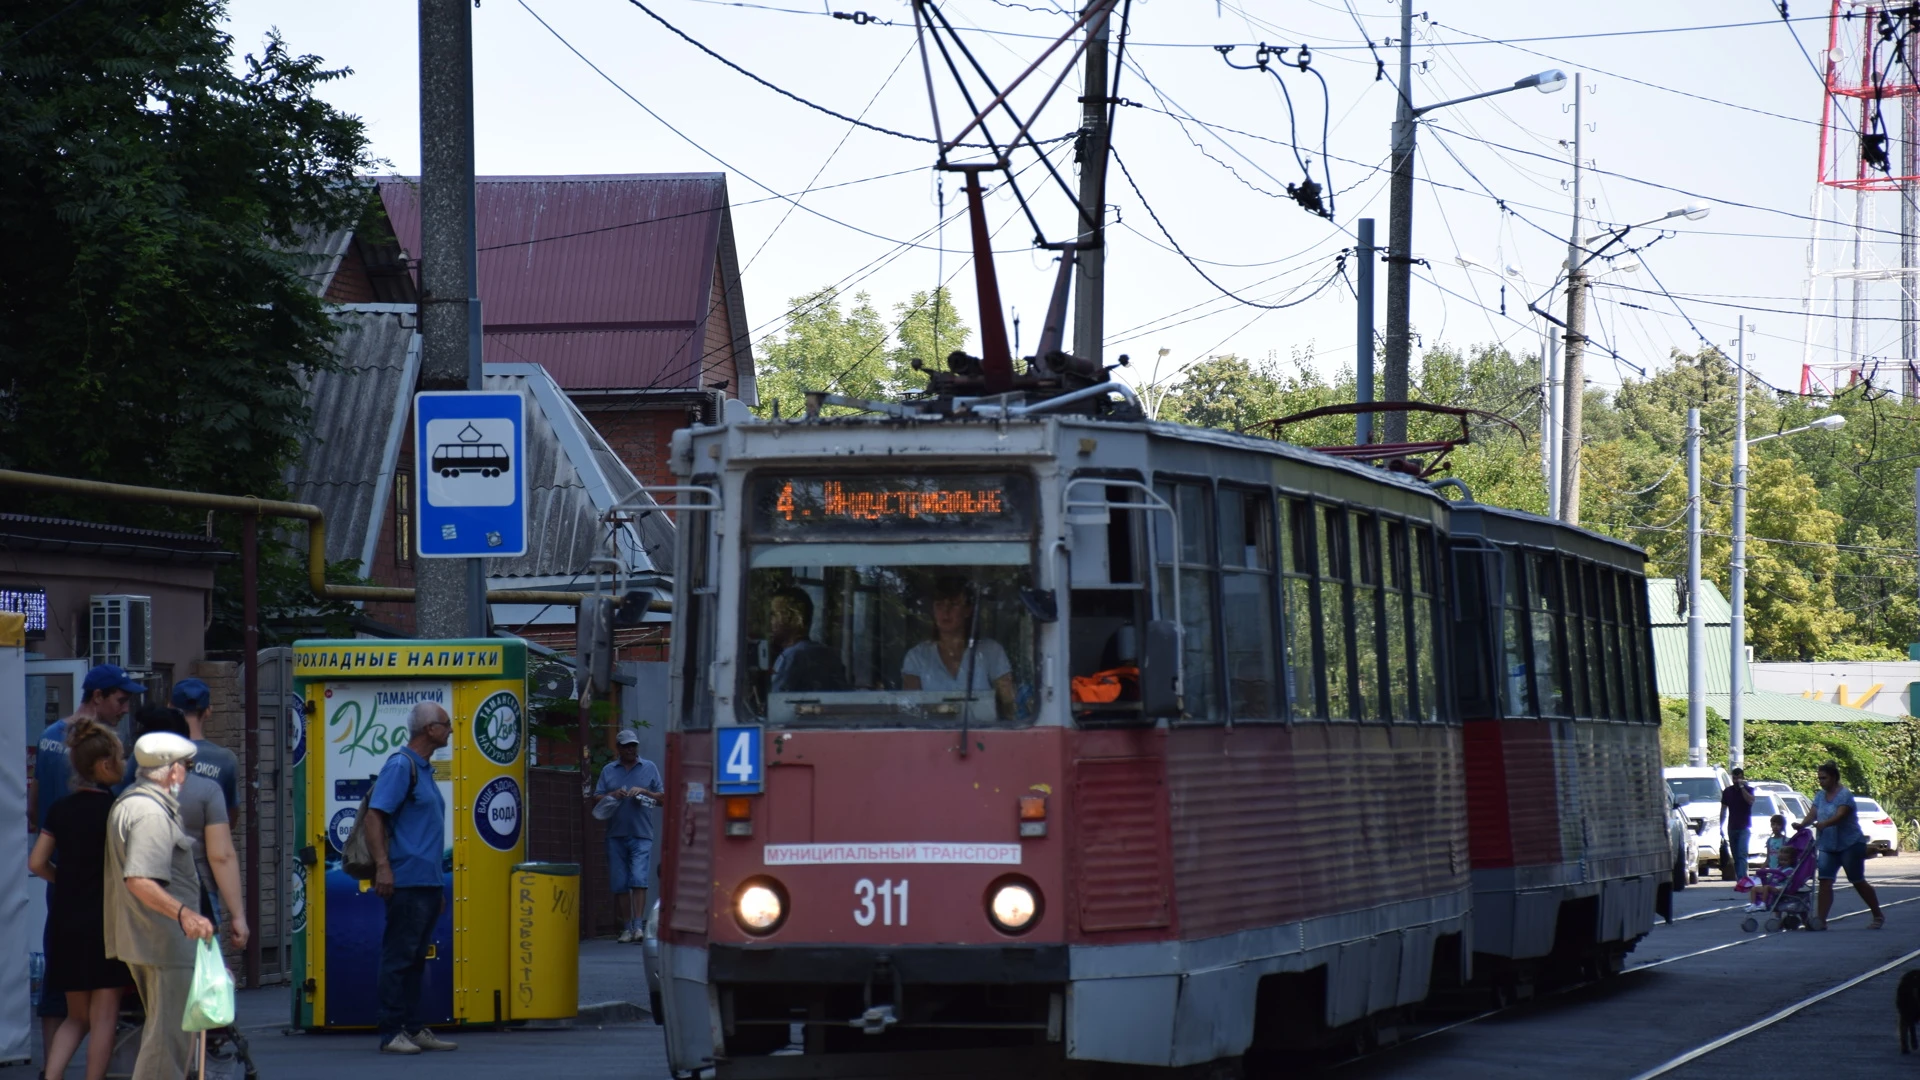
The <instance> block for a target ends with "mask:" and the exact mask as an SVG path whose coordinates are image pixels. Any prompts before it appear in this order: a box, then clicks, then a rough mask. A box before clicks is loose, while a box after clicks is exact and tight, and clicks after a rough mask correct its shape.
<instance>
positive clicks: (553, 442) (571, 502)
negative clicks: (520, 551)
mask: <svg viewBox="0 0 1920 1080" xmlns="http://www.w3.org/2000/svg"><path fill="white" fill-rule="evenodd" d="M484 386H485V388H486V389H488V390H497V391H514V392H517V393H519V394H520V395H521V396H522V397H523V398H525V399H526V402H527V433H526V436H527V458H526V461H525V463H524V464H525V468H526V477H527V503H528V505H527V520H528V524H529V526H530V528H529V533H528V536H527V553H526V554H525V555H523V556H521V557H520V558H517V559H490V560H488V562H487V576H488V577H490V578H551V577H572V576H575V575H582V576H584V577H588V578H590V577H591V573H592V571H591V568H590V561H591V560H592V559H594V558H596V557H599V556H605V555H608V554H609V553H610V552H609V539H610V537H609V532H608V528H607V526H605V525H603V524H602V523H601V520H600V518H601V515H602V514H603V513H605V512H606V511H607V510H609V509H611V508H612V507H613V506H615V505H616V504H619V503H633V502H651V501H652V500H651V499H649V498H648V497H647V496H646V494H645V493H643V492H642V491H641V490H640V481H639V480H637V479H635V478H634V475H633V473H631V472H629V471H628V470H627V467H626V466H625V465H623V464H621V462H620V459H619V458H618V457H617V456H615V454H614V453H613V451H612V449H611V448H609V447H608V446H607V444H606V442H605V441H604V440H602V439H601V438H600V435H599V433H598V432H596V431H594V429H593V425H591V424H589V423H587V420H586V417H584V416H582V415H580V411H579V410H578V409H577V408H575V407H574V405H573V403H572V402H571V401H569V400H567V397H566V395H565V394H564V393H562V392H560V389H559V386H558V385H557V384H556V383H555V382H554V381H553V378H552V376H550V375H548V374H547V373H546V372H545V371H544V370H542V369H541V368H540V367H539V366H537V365H533V364H488V365H487V374H486V379H485V382H484ZM618 544H619V550H620V554H621V556H622V557H624V558H625V559H626V560H627V566H628V568H629V569H630V570H632V571H634V572H642V573H643V572H648V571H657V572H660V573H672V568H673V525H672V523H671V522H668V521H667V520H666V516H665V515H663V514H650V515H648V516H647V518H646V519H645V520H644V521H643V522H642V524H641V526H640V528H638V529H635V528H632V527H623V528H621V529H620V530H619V536H618Z"/></svg>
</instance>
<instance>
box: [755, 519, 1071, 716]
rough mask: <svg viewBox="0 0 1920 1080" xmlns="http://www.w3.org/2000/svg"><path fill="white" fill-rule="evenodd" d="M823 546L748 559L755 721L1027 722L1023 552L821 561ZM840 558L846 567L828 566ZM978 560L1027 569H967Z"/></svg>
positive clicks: (771, 549)
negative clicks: (1012, 560)
mask: <svg viewBox="0 0 1920 1080" xmlns="http://www.w3.org/2000/svg"><path fill="white" fill-rule="evenodd" d="M828 546H829V545H807V546H804V547H801V546H784V547H776V546H771V545H769V546H768V547H765V548H756V549H755V550H754V552H753V560H752V561H753V564H754V565H753V568H752V569H751V570H750V571H749V572H748V585H747V609H748V610H747V641H746V648H745V650H744V655H745V656H746V657H747V663H746V667H747V682H748V686H747V699H748V702H749V704H750V706H751V707H752V709H753V712H754V713H755V715H757V716H761V717H764V718H766V719H768V720H770V721H771V722H773V723H776V724H801V725H804V724H823V725H836V726H837V725H840V724H844V723H860V722H871V723H876V724H880V725H892V724H899V723H907V724H910V725H913V726H920V725H928V726H947V725H954V726H958V725H959V723H960V721H961V719H962V711H963V710H965V712H966V715H967V717H968V718H969V720H970V722H972V723H976V724H980V723H992V722H998V721H1024V720H1028V719H1030V718H1031V712H1032V702H1031V697H1032V691H1031V687H1032V685H1033V681H1032V672H1033V618H1032V616H1031V615H1030V614H1029V613H1028V612H1027V609H1026V606H1025V605H1024V603H1022V601H1021V599H1020V590H1021V589H1022V588H1023V587H1025V586H1026V585H1028V584H1030V581H1029V575H1028V570H1027V567H1026V566H1025V565H1024V563H1025V561H1026V558H1027V553H1026V550H1025V548H1024V545H1022V546H1019V547H1017V548H1015V550H1014V551H1010V552H980V551H966V550H964V549H965V548H968V547H972V546H974V545H967V544H933V545H920V544H916V545H892V544H877V545H839V544H835V545H830V546H831V547H832V548H835V549H840V548H843V547H844V548H853V549H856V550H851V551H839V550H836V551H831V552H830V551H825V550H821V549H822V548H825V547H828ZM980 546H983V547H991V548H999V547H1001V546H1002V545H998V544H990V545H980ZM863 547H865V548H868V550H857V549H859V548H863ZM928 547H934V548H942V549H950V550H948V551H946V552H944V553H945V554H950V555H952V556H953V557H952V559H951V560H946V559H941V558H939V557H938V556H939V555H940V554H942V553H943V552H938V551H934V552H930V551H928V550H927V548H928ZM836 555H837V556H840V558H841V559H844V560H845V561H840V560H839V559H836V560H834V561H827V558H825V557H827V556H836ZM982 555H1000V556H1002V557H1012V556H1016V555H1017V556H1018V558H1019V559H1020V563H1021V564H1020V565H1013V564H1006V563H996V562H987V561H978V562H969V561H967V560H968V559H969V558H973V559H979V558H980V557H981V556H982ZM802 559H805V560H808V561H806V562H804V563H802V562H800V560H802ZM788 564H791V565H788Z"/></svg>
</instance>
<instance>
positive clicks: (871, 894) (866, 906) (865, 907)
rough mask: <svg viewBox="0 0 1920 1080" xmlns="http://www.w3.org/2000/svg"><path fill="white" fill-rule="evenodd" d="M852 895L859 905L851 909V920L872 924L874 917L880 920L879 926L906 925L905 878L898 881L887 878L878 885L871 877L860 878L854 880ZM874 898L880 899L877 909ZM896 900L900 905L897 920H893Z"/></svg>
mask: <svg viewBox="0 0 1920 1080" xmlns="http://www.w3.org/2000/svg"><path fill="white" fill-rule="evenodd" d="M853 896H854V899H856V900H858V901H860V906H859V907H857V908H854V909H853V921H854V922H856V923H859V924H860V925H861V926H872V925H873V920H874V919H875V918H878V919H879V920H880V925H881V926H905V925H907V879H906V878H901V879H900V880H899V881H895V880H893V879H892V878H888V879H887V880H885V881H882V882H881V883H880V884H878V885H875V884H874V883H873V879H872V878H861V879H860V880H859V881H856V882H854V885H853ZM876 899H877V900H879V901H880V903H879V908H878V910H877V911H876V910H875V907H874V901H875V900H876ZM896 901H897V902H898V903H899V905H900V921H899V922H894V921H893V911H894V908H893V905H894V903H895V902H896Z"/></svg>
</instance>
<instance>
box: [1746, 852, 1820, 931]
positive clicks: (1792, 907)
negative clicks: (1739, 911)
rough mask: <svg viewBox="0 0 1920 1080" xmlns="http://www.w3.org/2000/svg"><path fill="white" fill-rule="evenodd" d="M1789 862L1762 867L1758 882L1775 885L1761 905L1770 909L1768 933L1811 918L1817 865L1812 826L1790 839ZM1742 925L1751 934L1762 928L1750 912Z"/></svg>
mask: <svg viewBox="0 0 1920 1080" xmlns="http://www.w3.org/2000/svg"><path fill="white" fill-rule="evenodd" d="M1787 858H1788V865H1786V866H1782V867H1763V868H1762V869H1761V870H1760V871H1759V872H1758V874H1759V883H1760V884H1762V885H1766V886H1768V887H1769V888H1771V889H1773V896H1772V897H1771V898H1769V899H1768V901H1767V904H1766V906H1765V907H1764V908H1763V909H1761V910H1763V911H1765V912H1766V913H1767V933H1769V934H1771V933H1773V932H1774V931H1776V930H1797V929H1799V928H1800V927H1802V926H1804V925H1806V924H1807V923H1810V922H1812V921H1813V920H1812V916H1811V914H1810V912H1811V911H1812V910H1813V871H1814V866H1815V859H1814V850H1813V830H1812V829H1801V830H1799V831H1798V832H1796V833H1794V834H1793V836H1792V837H1791V838H1789V839H1788V840H1787ZM1740 929H1742V930H1744V931H1746V932H1747V933H1749V934H1751V933H1753V932H1754V931H1755V930H1758V929H1760V920H1759V919H1758V918H1757V917H1756V916H1754V915H1748V916H1747V917H1746V918H1745V919H1743V920H1741V922H1740Z"/></svg>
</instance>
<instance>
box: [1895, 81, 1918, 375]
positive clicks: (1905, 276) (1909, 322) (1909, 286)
mask: <svg viewBox="0 0 1920 1080" xmlns="http://www.w3.org/2000/svg"><path fill="white" fill-rule="evenodd" d="M1903 66H1904V67H1905V68H1906V76H1907V82H1908V84H1909V85H1911V84H1912V82H1913V77H1914V75H1913V61H1912V59H1911V57H1909V58H1908V59H1907V62H1906V63H1905V64H1904V65H1903ZM1917 174H1920V122H1916V117H1915V115H1914V96H1913V95H1912V94H1902V95H1900V175H1901V176H1903V177H1910V176H1914V175H1917ZM1917 196H1920V191H1916V190H1915V186H1914V183H1913V181H1912V180H1904V179H1903V180H1901V181H1900V361H1901V370H1900V389H1901V392H1902V394H1904V395H1905V397H1906V399H1907V400H1908V401H1912V400H1914V397H1915V395H1916V392H1920V387H1916V386H1915V385H1914V364H1915V362H1916V361H1920V281H1917V280H1916V276H1915V265H1916V263H1920V236H1917V235H1916V234H1917V233H1920V207H1916V206H1915V205H1914V199H1915V198H1916V197H1917Z"/></svg>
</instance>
